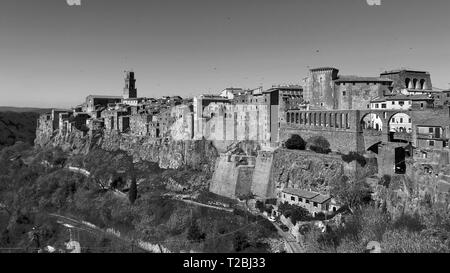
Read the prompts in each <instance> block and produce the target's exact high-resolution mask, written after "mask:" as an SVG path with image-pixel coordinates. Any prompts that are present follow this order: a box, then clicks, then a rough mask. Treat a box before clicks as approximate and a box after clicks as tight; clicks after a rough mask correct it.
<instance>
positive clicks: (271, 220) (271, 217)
mask: <svg viewBox="0 0 450 273" xmlns="http://www.w3.org/2000/svg"><path fill="white" fill-rule="evenodd" d="M276 220H277V219H275V217H273V216H270V217H269V221H270V222H275V221H276Z"/></svg>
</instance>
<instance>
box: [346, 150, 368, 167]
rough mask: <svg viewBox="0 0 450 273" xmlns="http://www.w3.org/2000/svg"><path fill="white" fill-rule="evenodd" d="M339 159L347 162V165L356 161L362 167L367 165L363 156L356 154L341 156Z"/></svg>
mask: <svg viewBox="0 0 450 273" xmlns="http://www.w3.org/2000/svg"><path fill="white" fill-rule="evenodd" d="M341 158H342V160H343V161H344V162H347V163H351V162H353V161H356V162H358V163H359V165H361V166H362V167H364V166H366V164H367V161H366V158H365V157H364V156H362V155H360V154H359V153H357V152H350V153H349V154H347V155H341Z"/></svg>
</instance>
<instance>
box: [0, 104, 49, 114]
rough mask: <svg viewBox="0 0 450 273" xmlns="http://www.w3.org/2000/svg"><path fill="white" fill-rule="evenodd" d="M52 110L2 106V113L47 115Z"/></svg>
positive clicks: (0, 109) (0, 110) (0, 108)
mask: <svg viewBox="0 0 450 273" xmlns="http://www.w3.org/2000/svg"><path fill="white" fill-rule="evenodd" d="M50 110H51V109H50V108H35V107H14V106H0V112H16V113H24V112H34V113H39V114H41V113H45V112H48V111H50Z"/></svg>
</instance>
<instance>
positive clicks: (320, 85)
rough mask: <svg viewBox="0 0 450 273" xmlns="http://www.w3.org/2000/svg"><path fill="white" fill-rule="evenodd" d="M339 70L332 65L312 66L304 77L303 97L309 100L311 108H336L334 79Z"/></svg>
mask: <svg viewBox="0 0 450 273" xmlns="http://www.w3.org/2000/svg"><path fill="white" fill-rule="evenodd" d="M338 73H339V70H338V69H336V68H333V67H320V68H314V69H311V70H310V71H309V77H308V78H306V79H305V82H304V84H305V86H304V88H305V90H304V91H305V99H306V100H307V101H309V103H310V106H311V109H312V110H333V109H336V105H335V104H336V103H335V94H334V80H336V79H337V78H338Z"/></svg>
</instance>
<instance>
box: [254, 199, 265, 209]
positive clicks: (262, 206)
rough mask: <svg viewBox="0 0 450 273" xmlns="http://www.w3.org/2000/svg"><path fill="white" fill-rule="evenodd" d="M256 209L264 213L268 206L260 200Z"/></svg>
mask: <svg viewBox="0 0 450 273" xmlns="http://www.w3.org/2000/svg"><path fill="white" fill-rule="evenodd" d="M255 207H256V208H257V209H258V210H259V211H260V212H263V211H264V209H265V208H266V206H264V203H263V202H261V201H259V200H257V201H256V204H255Z"/></svg>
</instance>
